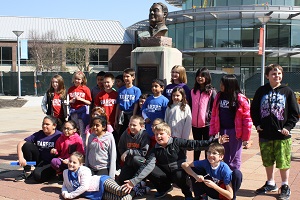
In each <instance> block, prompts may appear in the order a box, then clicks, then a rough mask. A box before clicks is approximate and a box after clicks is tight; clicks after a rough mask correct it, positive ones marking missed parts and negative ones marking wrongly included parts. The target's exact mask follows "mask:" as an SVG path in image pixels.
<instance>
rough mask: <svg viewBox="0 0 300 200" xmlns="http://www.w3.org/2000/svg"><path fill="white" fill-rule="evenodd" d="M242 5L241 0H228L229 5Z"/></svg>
mask: <svg viewBox="0 0 300 200" xmlns="http://www.w3.org/2000/svg"><path fill="white" fill-rule="evenodd" d="M237 5H241V0H228V6H237Z"/></svg>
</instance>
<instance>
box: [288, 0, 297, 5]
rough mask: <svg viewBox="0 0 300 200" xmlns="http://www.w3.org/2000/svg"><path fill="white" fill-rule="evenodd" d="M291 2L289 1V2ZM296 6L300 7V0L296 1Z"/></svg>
mask: <svg viewBox="0 0 300 200" xmlns="http://www.w3.org/2000/svg"><path fill="white" fill-rule="evenodd" d="M287 1H289V0H287ZM295 6H300V0H295Z"/></svg>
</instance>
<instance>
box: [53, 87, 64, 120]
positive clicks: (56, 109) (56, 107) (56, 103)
mask: <svg viewBox="0 0 300 200" xmlns="http://www.w3.org/2000/svg"><path fill="white" fill-rule="evenodd" d="M52 108H53V115H54V117H56V118H58V119H61V118H62V113H61V109H62V107H61V100H60V98H59V94H57V93H54V97H53V99H52Z"/></svg>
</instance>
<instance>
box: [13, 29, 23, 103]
mask: <svg viewBox="0 0 300 200" xmlns="http://www.w3.org/2000/svg"><path fill="white" fill-rule="evenodd" d="M23 32H24V31H13V33H14V34H15V35H16V36H17V43H18V44H17V48H18V50H17V56H18V98H21V68H20V57H21V55H20V44H19V37H20V35H22V33H23Z"/></svg>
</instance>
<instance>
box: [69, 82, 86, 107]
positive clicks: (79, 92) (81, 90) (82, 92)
mask: <svg viewBox="0 0 300 200" xmlns="http://www.w3.org/2000/svg"><path fill="white" fill-rule="evenodd" d="M68 95H69V96H70V100H72V99H73V98H74V97H75V96H80V97H81V98H83V99H85V100H88V101H92V95H91V91H90V89H89V88H88V87H87V86H85V85H79V86H77V87H76V86H72V87H70V88H69V90H68ZM70 105H71V108H74V109H75V110H77V109H79V108H81V107H82V106H84V105H85V103H83V102H82V101H78V100H76V101H75V102H74V103H71V104H70Z"/></svg>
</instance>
